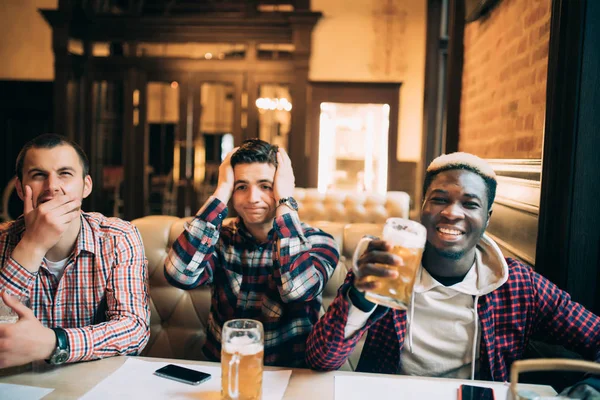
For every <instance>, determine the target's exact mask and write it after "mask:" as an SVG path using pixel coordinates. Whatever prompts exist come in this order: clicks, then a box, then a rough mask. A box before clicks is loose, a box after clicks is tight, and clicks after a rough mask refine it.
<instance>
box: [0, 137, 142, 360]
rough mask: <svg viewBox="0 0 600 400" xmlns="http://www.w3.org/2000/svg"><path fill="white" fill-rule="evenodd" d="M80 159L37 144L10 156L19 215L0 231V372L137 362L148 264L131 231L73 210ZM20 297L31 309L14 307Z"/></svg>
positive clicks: (71, 150) (46, 140)
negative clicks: (123, 357) (5, 316)
mask: <svg viewBox="0 0 600 400" xmlns="http://www.w3.org/2000/svg"><path fill="white" fill-rule="evenodd" d="M88 171H89V163H88V160H87V157H86V156H85V154H84V153H83V150H81V148H80V147H79V146H77V145H76V144H75V143H73V142H71V141H69V140H67V139H65V138H63V137H61V136H58V135H41V136H38V137H36V138H35V139H33V140H32V141H30V142H29V143H28V144H26V145H25V147H24V148H23V149H22V150H21V152H20V153H19V156H18V157H17V165H16V173H17V178H18V179H17V181H16V190H17V193H18V195H19V197H20V198H21V199H22V200H23V202H24V212H23V215H22V216H21V217H20V218H18V219H17V220H16V221H13V222H10V223H7V224H4V225H3V226H2V227H0V292H2V299H3V300H4V302H5V303H6V305H8V306H9V307H10V308H12V309H13V311H14V313H16V314H17V315H18V317H19V318H18V321H17V322H16V323H14V324H0V368H3V367H9V366H14V365H22V364H26V363H28V362H32V361H36V360H44V359H45V360H48V361H49V362H51V363H53V364H62V363H64V362H74V361H84V360H92V359H97V358H103V357H109V356H114V355H119V354H138V353H139V352H140V351H141V350H142V349H143V348H144V346H145V345H146V343H147V342H148V338H149V335H150V331H149V323H150V310H149V303H148V289H147V284H146V281H147V261H146V258H145V256H144V247H143V245H142V241H141V238H140V235H139V233H138V231H137V229H136V228H135V227H134V226H132V225H131V224H130V223H128V222H125V221H122V220H120V219H118V218H106V217H105V216H103V215H102V214H98V213H85V212H82V211H81V201H82V199H83V198H85V197H87V196H88V195H89V194H90V192H91V190H92V180H91V178H90V175H89V174H88ZM13 296H18V297H20V298H21V299H23V298H28V299H30V302H31V309H29V308H27V307H26V306H25V305H23V304H22V303H21V302H20V301H19V300H18V299H17V298H15V297H13Z"/></svg>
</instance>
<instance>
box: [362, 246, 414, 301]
mask: <svg viewBox="0 0 600 400" xmlns="http://www.w3.org/2000/svg"><path fill="white" fill-rule="evenodd" d="M390 250H391V246H390V245H389V244H388V243H387V242H385V241H384V240H371V241H369V245H368V246H367V249H366V250H365V252H364V253H363V254H362V255H361V256H360V257H359V258H358V260H357V263H356V264H357V269H358V270H357V271H356V279H355V281H354V286H355V287H356V288H357V289H358V290H362V291H368V290H373V289H376V288H377V287H378V285H379V282H378V280H377V279H376V278H390V279H395V278H397V277H398V271H397V270H395V269H392V268H390V267H391V266H396V267H401V266H403V265H404V261H403V260H402V258H401V257H399V256H398V255H396V254H393V253H391V252H390ZM374 278H375V279H374Z"/></svg>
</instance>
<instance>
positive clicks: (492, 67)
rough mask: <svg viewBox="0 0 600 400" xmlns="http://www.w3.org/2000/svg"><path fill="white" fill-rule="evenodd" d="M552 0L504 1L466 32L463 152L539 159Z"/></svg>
mask: <svg viewBox="0 0 600 400" xmlns="http://www.w3.org/2000/svg"><path fill="white" fill-rule="evenodd" d="M550 9H551V0H503V1H501V2H500V4H499V5H498V6H497V7H496V8H494V9H493V10H492V12H491V14H490V15H488V16H487V17H484V19H481V20H478V21H476V22H472V23H470V24H467V25H466V26H465V37H464V47H465V49H464V66H463V77H462V97H461V115H460V139H459V149H460V150H461V151H467V152H471V153H475V154H477V155H479V156H481V157H485V158H541V154H542V140H543V130H544V118H545V106H546V76H547V72H548V66H547V64H548V40H549V36H550Z"/></svg>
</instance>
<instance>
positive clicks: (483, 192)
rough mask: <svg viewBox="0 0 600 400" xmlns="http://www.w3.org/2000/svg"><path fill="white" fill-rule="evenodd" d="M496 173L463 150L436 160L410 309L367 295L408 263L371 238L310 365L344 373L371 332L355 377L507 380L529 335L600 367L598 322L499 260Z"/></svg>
mask: <svg viewBox="0 0 600 400" xmlns="http://www.w3.org/2000/svg"><path fill="white" fill-rule="evenodd" d="M495 191H496V178H495V173H494V171H493V169H492V168H491V166H489V164H487V163H486V162H485V161H483V160H481V159H479V158H478V157H475V156H473V155H470V154H466V153H453V154H449V155H444V156H441V157H438V158H437V159H436V160H434V161H433V162H432V163H431V165H430V166H429V168H428V169H427V174H426V177H425V183H424V187H423V193H424V197H425V198H424V201H423V206H422V210H421V222H422V224H423V225H424V226H425V228H426V229H427V243H426V246H425V251H424V254H423V259H422V268H420V270H419V271H418V273H417V278H416V282H415V286H414V292H413V296H412V300H411V304H410V307H409V310H395V309H389V308H386V307H382V306H376V305H375V304H373V303H371V302H370V301H368V300H367V299H366V298H365V296H364V295H363V293H362V292H363V291H365V290H370V289H373V288H375V287H376V285H377V284H378V283H376V282H374V281H373V277H375V276H376V277H384V278H385V277H388V278H395V277H397V276H398V272H397V270H394V269H390V268H388V267H382V266H381V264H387V265H390V266H392V265H393V266H395V267H397V268H399V267H402V264H403V260H402V259H401V258H400V257H398V256H397V255H394V254H392V253H390V249H391V248H390V246H389V245H388V244H387V243H386V242H385V241H382V240H372V241H370V242H369V245H368V247H367V249H366V251H365V252H364V253H363V254H362V256H361V257H360V258H359V259H358V262H357V265H356V266H355V269H356V270H357V275H355V274H354V273H352V272H350V273H349V274H348V276H347V278H346V281H345V283H344V284H343V285H342V286H341V288H340V290H339V292H338V296H337V297H336V299H335V300H334V302H333V303H332V305H331V306H330V307H329V309H328V311H327V313H326V314H325V315H324V316H323V317H322V318H321V319H320V320H319V322H318V323H317V324H316V325H315V328H314V330H313V331H312V333H311V335H310V336H309V338H308V341H307V349H306V360H307V363H308V365H309V366H310V367H312V368H314V369H318V370H334V369H337V368H339V367H340V366H341V365H342V364H343V363H344V362H345V361H346V359H347V358H348V357H349V355H350V354H351V353H352V351H353V350H354V348H355V346H356V345H357V343H358V342H359V340H360V339H361V338H362V337H363V336H364V335H365V334H367V338H366V342H365V344H364V349H363V351H362V354H361V357H360V361H359V364H358V367H357V370H358V371H366V372H377V373H389V374H408V375H423V376H438V377H453V378H463V379H464V378H469V377H470V378H471V379H476V378H478V379H487V380H495V381H506V380H508V378H509V372H510V367H511V364H512V363H513V362H514V361H515V360H519V359H521V358H522V357H523V353H524V351H525V347H526V346H527V344H528V342H529V340H530V339H532V338H539V339H541V340H545V341H547V342H551V343H558V344H562V345H564V346H565V347H567V348H569V349H571V350H573V351H576V352H578V353H580V354H581V355H582V356H584V357H585V358H587V359H590V360H596V361H597V362H600V318H599V317H598V316H596V315H594V314H593V313H591V312H590V311H588V310H586V309H585V308H584V307H582V306H581V305H580V304H578V303H576V302H574V301H572V300H571V299H570V296H569V295H568V294H567V293H565V292H563V291H562V290H560V289H558V288H557V287H556V286H555V285H553V284H552V283H551V282H549V281H548V280H547V279H545V278H544V277H542V276H540V275H539V274H537V273H535V272H534V271H533V270H532V269H531V268H530V267H528V266H526V265H524V264H522V263H520V262H518V261H516V260H512V259H510V258H507V259H505V258H504V257H503V256H502V253H501V252H500V250H499V248H498V246H497V245H496V244H495V243H494V242H493V241H492V240H491V239H490V238H489V237H487V236H486V235H485V234H484V232H485V229H486V228H487V226H488V223H489V218H490V216H491V213H492V210H491V206H492V204H493V202H494V196H495Z"/></svg>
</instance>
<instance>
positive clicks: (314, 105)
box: [294, 81, 402, 190]
mask: <svg viewBox="0 0 600 400" xmlns="http://www.w3.org/2000/svg"><path fill="white" fill-rule="evenodd" d="M401 86H402V83H400V82H390V83H367V82H360V83H351V82H317V81H313V82H310V83H309V98H310V101H309V106H308V117H309V122H308V124H307V127H310V129H309V130H308V135H307V139H308V141H307V142H306V146H305V149H306V151H305V160H306V162H305V163H304V164H303V165H300V166H299V165H296V164H295V165H294V173H295V175H296V176H297V175H299V174H305V175H306V176H307V177H308V182H307V187H317V184H318V179H319V177H318V174H319V171H318V165H319V116H320V114H321V109H320V104H321V103H322V102H332V103H359V104H360V103H362V104H364V103H375V104H382V103H385V104H389V106H390V122H389V133H388V190H398V189H397V188H396V183H397V180H394V179H392V177H393V174H392V172H393V171H394V170H399V164H400V163H399V162H398V157H397V156H396V152H397V148H398V122H399V121H398V113H399V105H400V87H401Z"/></svg>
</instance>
